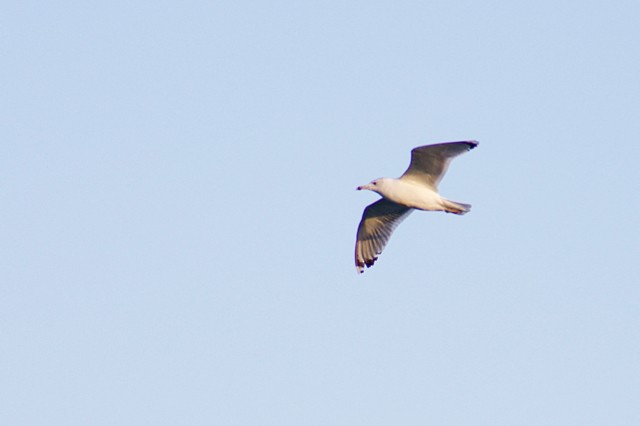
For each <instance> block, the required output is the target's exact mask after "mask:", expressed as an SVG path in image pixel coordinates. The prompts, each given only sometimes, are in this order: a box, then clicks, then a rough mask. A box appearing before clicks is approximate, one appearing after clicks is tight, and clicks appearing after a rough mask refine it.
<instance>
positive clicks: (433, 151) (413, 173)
mask: <svg viewBox="0 0 640 426" xmlns="http://www.w3.org/2000/svg"><path fill="white" fill-rule="evenodd" d="M476 146H478V142H477V141H461V142H446V143H439V144H436V145H425V146H419V147H418V148H414V149H412V150H411V164H409V168H408V169H407V171H406V172H404V174H403V175H402V176H400V179H411V180H417V181H419V182H422V183H426V184H427V185H429V186H430V187H432V188H433V189H434V190H437V189H438V183H439V182H440V180H441V179H442V177H443V176H444V174H445V173H446V172H447V168H448V167H449V163H450V162H451V160H452V159H453V158H455V157H457V156H458V155H460V154H462V153H464V152H467V151H469V150H471V149H473V148H475V147H476Z"/></svg>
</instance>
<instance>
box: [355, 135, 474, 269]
mask: <svg viewBox="0 0 640 426" xmlns="http://www.w3.org/2000/svg"><path fill="white" fill-rule="evenodd" d="M477 145H478V142H476V141H462V142H447V143H441V144H436V145H425V146H421V147H418V148H415V149H413V150H412V151H411V164H410V165H409V168H408V169H407V170H406V171H405V172H404V174H403V175H402V176H401V177H400V178H398V179H394V178H380V179H376V180H373V181H371V182H370V183H368V184H366V185H362V186H359V187H358V188H357V189H358V190H362V189H368V190H370V191H374V192H377V193H378V194H380V195H381V196H382V199H380V200H378V201H376V202H375V203H373V204H370V205H369V206H367V208H366V209H365V210H364V213H363V214H362V220H361V221H360V225H359V226H358V235H357V238H356V252H355V261H356V268H357V270H358V272H360V273H362V272H364V267H365V266H366V267H371V266H372V265H373V264H374V263H375V261H376V260H377V259H378V255H379V254H380V253H381V252H382V250H383V249H384V247H385V245H386V244H387V241H388V240H389V238H390V237H391V233H392V232H393V230H394V229H395V228H396V226H398V224H400V222H402V220H404V219H405V218H406V217H407V216H408V215H409V214H410V213H411V212H412V211H413V210H427V211H444V212H447V213H454V214H457V215H462V214H465V213H467V212H468V211H469V210H470V209H471V206H470V205H469V204H464V203H458V202H455V201H451V200H447V199H446V198H443V197H442V196H440V194H439V193H438V183H439V182H440V180H441V179H442V177H443V176H444V174H445V172H446V171H447V168H448V166H449V163H450V161H451V159H452V158H454V157H456V156H458V155H460V154H462V153H463V152H466V151H468V150H470V149H473V148H475V147H476V146H477Z"/></svg>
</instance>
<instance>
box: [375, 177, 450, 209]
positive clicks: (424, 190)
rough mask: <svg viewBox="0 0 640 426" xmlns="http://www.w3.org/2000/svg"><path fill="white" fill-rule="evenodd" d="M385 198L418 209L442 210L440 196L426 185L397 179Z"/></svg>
mask: <svg viewBox="0 0 640 426" xmlns="http://www.w3.org/2000/svg"><path fill="white" fill-rule="evenodd" d="M382 195H383V196H384V197H385V198H387V199H389V200H391V201H393V202H395V203H398V204H402V205H403V206H407V207H411V208H414V209H418V210H442V201H441V200H442V198H441V197H440V195H439V194H438V193H437V192H436V191H434V190H433V189H431V188H429V187H428V186H425V185H421V184H419V183H413V182H405V181H402V180H397V181H395V182H394V185H393V187H392V188H391V190H390V191H388V193H385V194H382Z"/></svg>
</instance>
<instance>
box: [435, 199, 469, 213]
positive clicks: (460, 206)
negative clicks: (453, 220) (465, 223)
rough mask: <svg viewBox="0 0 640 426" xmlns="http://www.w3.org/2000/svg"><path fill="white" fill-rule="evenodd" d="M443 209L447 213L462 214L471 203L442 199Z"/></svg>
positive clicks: (467, 209)
mask: <svg viewBox="0 0 640 426" xmlns="http://www.w3.org/2000/svg"><path fill="white" fill-rule="evenodd" d="M442 201H443V204H444V211H445V212H447V213H453V214H459V215H463V214H465V213H467V212H468V211H469V210H471V204H465V203H458V202H455V201H451V200H445V199H443V200H442Z"/></svg>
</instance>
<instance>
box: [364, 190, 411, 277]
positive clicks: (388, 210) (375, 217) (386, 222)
mask: <svg viewBox="0 0 640 426" xmlns="http://www.w3.org/2000/svg"><path fill="white" fill-rule="evenodd" d="M412 211H413V209H411V208H409V207H405V206H403V205H400V204H397V203H394V202H393V201H389V200H387V199H384V198H382V199H380V200H378V201H376V202H375V203H373V204H370V205H369V206H367V207H366V208H365V209H364V212H363V213H362V219H361V220H360V225H358V234H357V237H356V252H355V261H356V269H357V270H358V273H362V272H364V267H365V266H366V267H367V268H369V267H371V266H373V264H374V263H375V261H376V260H377V259H378V255H379V254H380V253H382V250H383V249H384V247H385V246H386V245H387V242H388V241H389V238H391V234H392V233H393V231H394V229H396V227H397V226H398V225H399V224H400V222H402V221H403V220H404V219H405V218H406V217H407V216H408V215H409V214H410V213H411V212H412Z"/></svg>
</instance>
